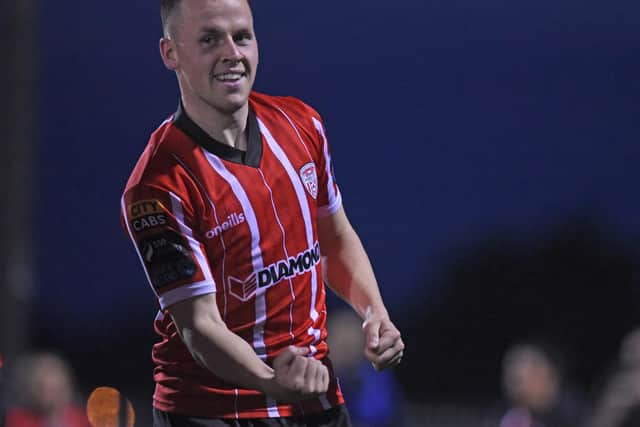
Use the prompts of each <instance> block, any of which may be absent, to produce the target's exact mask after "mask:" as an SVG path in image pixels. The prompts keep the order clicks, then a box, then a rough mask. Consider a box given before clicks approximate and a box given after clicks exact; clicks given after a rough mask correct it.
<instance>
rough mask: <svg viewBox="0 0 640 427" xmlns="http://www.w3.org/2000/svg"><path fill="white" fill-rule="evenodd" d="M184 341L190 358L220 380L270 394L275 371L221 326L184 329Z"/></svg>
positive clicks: (242, 341) (218, 324) (239, 339)
mask: <svg viewBox="0 0 640 427" xmlns="http://www.w3.org/2000/svg"><path fill="white" fill-rule="evenodd" d="M181 335H182V339H183V340H184V342H185V344H186V345H187V347H188V348H189V350H190V351H191V354H192V355H193V357H194V358H195V359H196V361H197V362H198V363H200V364H201V365H202V366H203V367H205V368H207V369H208V370H210V371H211V372H213V373H214V374H215V375H216V376H217V377H219V378H221V379H223V380H225V381H227V382H229V383H231V384H237V385H238V386H241V387H244V388H249V389H254V390H260V391H262V392H264V393H267V394H269V391H270V388H271V386H273V383H274V376H275V374H274V371H273V369H272V368H271V367H269V366H268V365H267V364H266V363H264V362H263V361H262V360H260V358H259V357H258V356H257V355H256V353H255V352H254V350H253V348H251V346H250V345H249V344H248V343H247V342H246V341H245V340H243V339H242V338H240V337H239V336H238V335H236V334H234V333H233V332H231V331H230V330H229V329H227V327H226V325H224V324H221V323H215V324H212V323H209V324H207V325H201V326H200V327H194V328H186V327H185V328H183V329H182V333H181Z"/></svg>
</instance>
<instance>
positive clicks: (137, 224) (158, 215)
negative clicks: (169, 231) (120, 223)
mask: <svg viewBox="0 0 640 427" xmlns="http://www.w3.org/2000/svg"><path fill="white" fill-rule="evenodd" d="M127 214H128V217H129V223H130V224H131V227H133V229H134V230H135V231H138V232H140V231H144V230H148V229H150V228H154V227H157V226H159V225H166V224H167V213H166V209H165V208H164V206H162V203H160V201H159V200H142V201H139V202H136V203H133V204H131V205H129V207H128V208H127Z"/></svg>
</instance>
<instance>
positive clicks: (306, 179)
mask: <svg viewBox="0 0 640 427" xmlns="http://www.w3.org/2000/svg"><path fill="white" fill-rule="evenodd" d="M300 179H301V180H302V183H303V184H304V186H305V188H306V189H307V191H308V192H309V194H311V197H313V198H314V199H317V198H318V175H317V174H316V165H315V164H314V163H313V162H309V163H307V164H306V165H304V166H302V167H301V168H300Z"/></svg>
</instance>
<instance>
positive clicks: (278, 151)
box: [258, 119, 318, 343]
mask: <svg viewBox="0 0 640 427" xmlns="http://www.w3.org/2000/svg"><path fill="white" fill-rule="evenodd" d="M258 125H259V126H260V131H261V132H262V134H263V135H264V137H265V139H266V140H267V145H269V148H270V149H271V151H272V152H273V154H274V155H275V156H276V158H277V159H278V161H279V162H280V164H282V167H284V169H285V170H286V171H287V174H288V175H289V180H291V184H292V185H293V188H294V189H295V193H296V196H297V198H298V204H299V205H300V210H301V211H302V217H303V218H304V225H305V233H306V237H307V245H308V247H309V248H312V247H313V246H314V241H313V225H312V224H311V211H310V210H309V202H308V201H307V196H306V193H305V189H304V188H303V187H302V183H301V182H300V178H299V177H298V173H297V172H296V170H295V169H294V167H293V165H292V164H291V162H290V161H289V158H288V157H287V156H286V154H285V153H284V151H282V148H280V146H279V145H278V143H277V142H276V140H275V139H274V138H273V136H272V135H271V132H269V129H267V127H266V126H265V125H264V123H263V122H262V121H261V120H260V119H258ZM317 292H318V274H317V269H316V268H312V269H311V307H310V309H309V315H310V316H311V319H312V320H313V321H314V322H315V321H316V320H318V312H317V311H316V298H317ZM314 343H315V342H314Z"/></svg>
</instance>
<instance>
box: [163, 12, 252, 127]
mask: <svg viewBox="0 0 640 427" xmlns="http://www.w3.org/2000/svg"><path fill="white" fill-rule="evenodd" d="M169 27H170V34H169V38H170V39H171V40H167V39H163V41H162V42H161V50H162V54H163V59H164V62H165V65H167V67H169V68H171V69H173V70H175V71H176V72H177V75H178V80H179V82H180V87H181V89H182V93H183V96H184V97H185V99H186V100H188V101H189V102H190V103H192V104H193V103H197V105H194V107H196V108H202V107H205V108H206V107H207V106H208V107H210V108H213V109H215V110H217V111H219V112H221V113H223V114H232V113H234V112H235V111H237V110H238V109H239V108H241V107H243V106H244V105H246V103H247V99H248V97H249V92H250V91H251V88H252V87H253V82H254V81H255V74H256V69H257V66H258V44H257V41H256V37H255V33H254V29H253V17H252V14H251V10H250V8H249V5H248V3H247V1H246V0H183V1H182V2H181V3H180V5H179V7H178V9H177V10H176V11H175V12H174V15H173V16H172V18H171V21H170V26H169Z"/></svg>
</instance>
